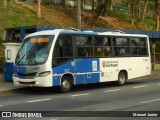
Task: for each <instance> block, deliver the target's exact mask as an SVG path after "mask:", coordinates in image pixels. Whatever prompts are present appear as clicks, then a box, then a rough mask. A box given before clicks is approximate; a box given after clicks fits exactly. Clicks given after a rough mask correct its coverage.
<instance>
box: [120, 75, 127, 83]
mask: <svg viewBox="0 0 160 120" xmlns="http://www.w3.org/2000/svg"><path fill="white" fill-rule="evenodd" d="M125 80H126V78H125V76H124V75H120V77H119V82H120V83H124V82H125Z"/></svg>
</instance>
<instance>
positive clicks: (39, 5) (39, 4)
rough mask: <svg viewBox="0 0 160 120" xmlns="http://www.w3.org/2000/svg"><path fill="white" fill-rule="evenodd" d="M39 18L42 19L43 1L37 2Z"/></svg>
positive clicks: (38, 0)
mask: <svg viewBox="0 0 160 120" xmlns="http://www.w3.org/2000/svg"><path fill="white" fill-rule="evenodd" d="M37 16H38V18H41V0H37Z"/></svg>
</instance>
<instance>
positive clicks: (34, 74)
mask: <svg viewBox="0 0 160 120" xmlns="http://www.w3.org/2000/svg"><path fill="white" fill-rule="evenodd" d="M17 74H18V76H19V77H20V78H26V79H32V78H34V77H35V76H36V74H37V72H34V73H28V74H25V73H17Z"/></svg>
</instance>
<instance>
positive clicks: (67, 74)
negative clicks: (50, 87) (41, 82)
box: [60, 73, 74, 85]
mask: <svg viewBox="0 0 160 120" xmlns="http://www.w3.org/2000/svg"><path fill="white" fill-rule="evenodd" d="M63 77H68V78H70V81H71V83H72V85H74V75H73V74H72V73H65V74H63V75H62V77H61V80H60V83H61V82H62V78H63Z"/></svg>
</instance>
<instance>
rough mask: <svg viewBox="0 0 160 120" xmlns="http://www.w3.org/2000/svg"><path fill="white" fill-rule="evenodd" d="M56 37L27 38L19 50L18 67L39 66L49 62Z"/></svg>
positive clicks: (16, 61)
mask: <svg viewBox="0 0 160 120" xmlns="http://www.w3.org/2000/svg"><path fill="white" fill-rule="evenodd" d="M53 39H54V36H46V35H45V36H34V37H28V38H26V39H25V40H24V41H23V43H22V46H21V48H20V49H19V51H18V53H17V56H16V60H15V64H16V65H37V64H43V63H45V62H46V61H47V59H48V55H49V51H50V48H51V45H52V41H53Z"/></svg>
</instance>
